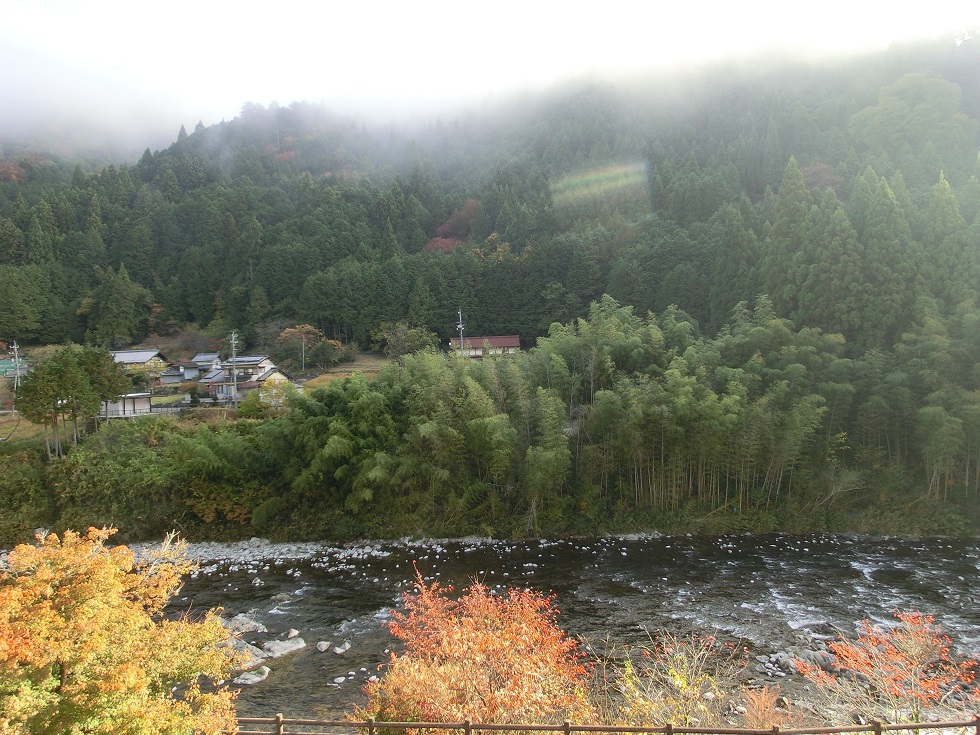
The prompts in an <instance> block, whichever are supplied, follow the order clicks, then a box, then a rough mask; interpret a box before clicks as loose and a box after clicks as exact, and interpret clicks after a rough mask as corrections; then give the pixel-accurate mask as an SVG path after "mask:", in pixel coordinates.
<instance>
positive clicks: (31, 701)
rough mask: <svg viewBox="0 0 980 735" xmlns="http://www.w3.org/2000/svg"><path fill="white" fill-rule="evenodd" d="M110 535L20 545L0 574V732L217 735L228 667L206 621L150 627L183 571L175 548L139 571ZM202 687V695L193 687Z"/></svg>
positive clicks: (227, 709)
mask: <svg viewBox="0 0 980 735" xmlns="http://www.w3.org/2000/svg"><path fill="white" fill-rule="evenodd" d="M112 533H114V529H104V530H97V529H94V528H93V529H89V531H88V533H87V534H86V535H84V536H81V535H79V534H76V533H74V532H72V531H66V532H65V533H64V535H63V536H62V537H61V538H60V539H59V538H58V537H57V536H55V535H54V534H52V535H50V536H48V537H47V538H44V539H40V543H39V545H36V546H30V545H22V546H18V547H17V548H16V549H14V550H13V551H12V552H11V553H10V555H9V557H8V566H7V568H6V569H5V570H3V571H2V572H0V733H2V734H3V735H20V734H21V733H23V734H25V735H26V734H27V733H31V734H32V735H41V734H44V733H52V734H53V733H82V732H85V733H113V735H124V734H126V733H133V734H136V733H139V735H156V734H160V735H164V734H169V733H188V732H200V733H219V732H222V731H224V730H225V729H227V728H229V727H232V726H233V725H234V722H235V715H234V706H233V694H232V693H231V692H229V691H228V690H227V689H224V688H221V687H218V688H214V687H210V686H208V683H209V681H215V680H219V679H223V678H225V677H226V676H227V675H228V674H229V673H230V671H231V669H232V668H233V666H234V663H235V662H234V661H233V660H232V659H231V658H229V655H228V653H227V651H226V650H223V649H221V648H218V647H216V645H217V644H219V643H221V642H222V641H224V640H226V639H227V638H228V635H227V633H226V632H225V631H224V629H223V628H222V626H221V623H220V621H219V620H218V619H217V617H216V616H215V615H213V614H211V613H208V614H207V615H205V616H203V617H202V619H201V620H200V621H196V622H195V621H191V620H187V619H181V620H165V619H161V618H160V613H161V612H162V610H163V608H164V606H165V605H166V604H167V601H168V600H169V599H170V597H171V596H172V595H173V594H174V593H175V592H176V591H177V590H178V589H179V587H180V584H181V576H182V575H183V574H184V573H185V572H187V571H188V570H189V569H190V568H191V564H190V562H188V561H187V558H186V556H185V555H184V553H183V549H182V547H181V545H180V544H175V543H166V544H164V545H163V546H162V547H159V548H157V549H156V550H155V551H153V552H150V553H149V554H148V555H147V556H145V557H144V558H142V559H141V560H139V561H137V560H136V559H135V557H134V555H133V553H132V552H131V551H130V550H129V549H127V548H125V547H121V546H117V547H109V546H107V545H106V543H105V542H106V540H107V539H108V538H109V536H111V535H112ZM202 684H203V685H204V687H202Z"/></svg>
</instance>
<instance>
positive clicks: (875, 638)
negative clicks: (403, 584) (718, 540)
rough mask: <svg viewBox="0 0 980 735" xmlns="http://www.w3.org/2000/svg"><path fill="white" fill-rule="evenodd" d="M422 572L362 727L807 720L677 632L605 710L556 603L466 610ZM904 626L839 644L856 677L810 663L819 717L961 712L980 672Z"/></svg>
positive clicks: (629, 671)
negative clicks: (958, 707)
mask: <svg viewBox="0 0 980 735" xmlns="http://www.w3.org/2000/svg"><path fill="white" fill-rule="evenodd" d="M416 575H417V576H416V583H415V587H416V590H415V592H414V593H413V594H408V595H406V597H405V606H404V611H403V612H396V613H394V614H393V618H392V621H391V623H390V624H389V627H390V629H391V631H392V633H393V634H394V635H395V636H396V637H397V638H398V639H399V640H400V641H401V643H402V645H403V650H402V651H401V653H399V654H392V655H391V659H390V662H389V664H388V666H387V668H386V671H385V674H384V676H383V677H382V678H381V679H380V680H379V681H376V682H373V683H371V684H369V685H368V686H367V688H366V691H367V695H368V703H367V705H366V706H365V707H364V708H361V709H359V710H358V711H357V712H356V713H355V716H356V717H357V718H358V719H365V718H368V717H372V718H374V719H375V720H376V721H390V722H461V721H463V720H470V721H471V722H475V723H496V724H515V723H550V724H554V723H560V722H562V721H564V720H569V721H572V722H575V723H579V724H600V723H605V724H630V725H640V724H643V725H657V726H660V725H663V724H666V723H668V722H673V723H674V724H681V725H690V724H692V723H694V722H695V721H696V722H697V723H699V724H700V726H714V727H731V726H732V725H733V724H735V725H738V724H741V725H742V726H752V725H758V723H759V722H763V721H764V722H766V723H769V724H768V725H767V727H768V726H771V725H772V724H775V723H782V724H784V725H786V724H792V723H793V721H794V720H793V718H795V717H804V715H802V714H800V713H798V712H796V711H795V710H793V711H789V710H788V709H780V708H778V707H777V706H776V704H775V703H776V702H778V701H780V698H779V696H778V695H779V693H778V691H775V690H768V689H767V690H765V692H764V693H763V694H764V695H765V696H763V695H760V694H759V693H757V692H754V691H753V690H750V689H747V688H745V686H744V685H740V684H738V681H737V680H738V678H739V676H738V672H737V671H736V669H735V668H732V667H729V669H730V670H728V669H726V668H725V661H727V660H728V659H726V658H725V656H724V648H721V649H719V648H718V647H716V646H714V645H694V644H693V643H690V642H688V641H685V640H682V639H675V638H672V637H669V636H667V637H665V638H664V639H663V640H664V641H666V642H668V643H669V644H670V645H667V646H666V647H658V646H653V647H651V648H649V649H643V650H642V651H641V652H642V653H643V654H644V655H645V656H647V658H648V659H649V660H645V659H642V660H641V662H640V664H632V663H631V659H630V657H629V656H626V657H625V658H624V659H623V660H622V661H620V663H619V664H618V665H614V671H613V677H612V680H611V683H612V687H613V690H614V691H615V692H617V693H618V695H619V699H618V700H617V701H618V702H619V705H618V706H614V707H612V708H610V707H609V706H608V702H607V703H606V706H604V705H603V701H604V700H603V696H604V694H608V692H603V691H598V690H596V689H595V686H596V684H597V683H598V684H599V686H600V688H601V686H602V685H601V682H598V681H597V680H596V679H595V678H594V677H593V676H592V674H593V671H592V666H591V662H589V661H587V660H585V659H584V658H583V653H582V651H581V650H580V648H579V646H578V644H577V642H576V641H575V640H573V639H571V638H569V637H568V636H566V635H565V634H564V633H563V632H562V631H561V630H560V629H559V628H558V627H557V625H556V624H555V616H556V611H555V609H554V607H553V606H552V598H550V597H543V596H541V595H539V594H537V593H535V592H533V591H529V590H517V589H511V590H508V591H507V592H506V593H501V594H499V595H498V594H495V593H493V592H491V590H489V589H488V588H487V587H486V586H484V585H482V584H479V583H476V584H473V585H472V586H471V587H470V588H469V589H468V590H467V591H466V592H465V593H464V594H463V595H462V597H460V598H459V599H458V600H453V599H450V598H449V597H447V595H446V590H443V589H442V588H441V587H440V586H439V585H438V584H437V583H431V584H428V583H426V582H425V581H424V580H423V579H422V577H421V576H420V575H418V573H417V572H416ZM897 618H898V625H897V626H895V627H894V628H893V629H889V630H885V631H883V630H880V629H878V628H875V627H873V626H871V625H870V623H867V622H866V623H865V624H864V625H863V626H862V628H861V631H860V633H861V634H860V636H859V637H858V638H857V639H856V640H853V641H852V640H846V639H841V640H839V641H837V642H835V643H833V644H831V645H830V649H831V652H832V653H833V654H834V655H835V656H836V662H837V664H838V665H839V666H840V667H841V669H843V670H844V671H846V672H847V673H846V674H844V675H840V676H835V675H831V674H828V673H826V672H824V671H820V670H818V669H816V668H815V667H813V666H812V665H811V666H808V665H807V664H806V663H804V662H802V661H797V664H798V666H799V668H800V672H801V673H803V674H804V675H805V676H806V677H807V678H809V679H810V680H811V681H813V682H815V683H816V684H817V685H818V687H817V688H816V690H815V691H816V692H819V693H820V694H823V695H824V698H825V702H824V703H823V705H824V706H822V707H818V708H817V709H815V710H814V711H813V713H812V714H813V715H814V716H815V718H816V720H819V721H822V722H823V723H824V724H831V723H837V724H847V723H850V721H851V720H850V718H851V717H852V716H854V713H860V714H861V715H862V716H865V717H867V718H868V719H881V720H885V721H893V722H894V721H900V720H903V719H904V720H907V719H910V718H913V719H919V718H920V717H921V716H922V715H923V714H924V712H925V711H926V710H927V709H928V710H929V711H930V712H932V713H934V714H935V713H943V714H952V713H953V712H955V708H954V707H953V699H952V697H953V695H954V694H960V695H962V696H971V695H973V686H972V680H973V669H974V668H975V667H976V663H975V662H973V661H967V662H959V663H958V662H954V661H953V660H952V658H951V657H950V654H949V641H948V639H947V638H946V637H945V636H944V635H942V633H941V632H940V631H939V628H938V626H936V625H935V624H934V622H933V620H932V618H931V617H929V616H927V615H922V614H920V613H898V614H897ZM732 666H733V667H734V666H735V663H734V662H733V664H732ZM617 668H618V671H616V670H615V669H617ZM609 684H610V682H609V681H607V682H606V685H607V686H608V685H609ZM716 710H717V711H716ZM944 710H945V712H944ZM734 712H744V713H746V714H745V719H744V722H742V721H739V720H732V716H733V715H732V713H734ZM750 715H752V719H749V716H750ZM801 722H802V721H801ZM804 724H805V723H804ZM810 724H812V722H811V723H810ZM410 732H412V731H411V730H410Z"/></svg>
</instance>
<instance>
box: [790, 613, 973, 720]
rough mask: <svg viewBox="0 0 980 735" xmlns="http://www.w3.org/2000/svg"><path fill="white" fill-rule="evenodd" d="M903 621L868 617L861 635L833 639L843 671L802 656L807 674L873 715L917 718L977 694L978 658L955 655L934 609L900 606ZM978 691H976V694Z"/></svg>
mask: <svg viewBox="0 0 980 735" xmlns="http://www.w3.org/2000/svg"><path fill="white" fill-rule="evenodd" d="M895 617H896V619H897V620H898V624H897V625H896V626H894V627H892V628H887V629H886V628H882V627H880V626H876V625H873V624H872V623H871V622H870V621H869V620H864V621H863V622H862V623H861V625H860V632H859V635H858V637H857V638H856V639H854V640H847V639H844V638H842V639H840V640H838V641H835V642H834V643H831V644H830V646H829V647H830V651H831V653H833V654H834V656H836V658H837V664H838V666H839V667H840V669H841V673H840V674H832V673H828V672H827V671H824V670H822V669H820V668H818V667H816V666H814V665H813V664H811V663H807V662H805V661H800V660H797V662H796V664H797V667H798V669H799V671H800V673H802V674H803V675H804V676H806V677H807V678H808V679H809V680H810V681H813V682H814V683H816V684H817V685H818V686H819V688H820V690H821V691H823V692H824V693H825V694H826V695H828V697H829V699H830V700H832V701H834V702H835V703H837V704H838V705H843V706H845V707H846V708H847V709H848V711H849V712H854V711H855V710H856V711H858V712H860V713H861V714H863V715H864V716H866V717H868V718H869V719H871V718H873V719H879V720H885V721H902V720H908V721H917V720H919V719H920V718H921V716H922V714H923V712H924V711H925V710H927V709H930V708H935V707H941V706H942V705H944V704H949V703H950V700H951V698H952V697H953V695H956V694H972V692H971V689H972V687H971V684H972V682H973V678H974V670H975V669H976V666H977V663H976V662H975V661H954V659H953V657H952V656H951V655H950V649H949V647H950V640H949V637H948V636H946V635H944V634H943V633H942V630H941V628H940V626H938V625H937V624H936V623H935V621H934V619H933V617H932V616H931V615H923V614H922V613H919V612H896V613H895ZM972 696H975V694H972Z"/></svg>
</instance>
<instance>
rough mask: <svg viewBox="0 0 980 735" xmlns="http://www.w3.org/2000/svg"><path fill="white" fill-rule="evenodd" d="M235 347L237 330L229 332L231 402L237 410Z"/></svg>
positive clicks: (236, 344) (236, 346)
mask: <svg viewBox="0 0 980 735" xmlns="http://www.w3.org/2000/svg"><path fill="white" fill-rule="evenodd" d="M237 349H238V332H235V331H232V333H231V402H232V405H233V406H234V407H235V410H236V411H237V410H238V364H237V360H236V359H235V358H236V357H237V352H236V351H237Z"/></svg>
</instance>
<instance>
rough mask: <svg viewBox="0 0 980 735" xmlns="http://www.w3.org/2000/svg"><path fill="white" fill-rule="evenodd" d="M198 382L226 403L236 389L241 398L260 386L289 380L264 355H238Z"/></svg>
mask: <svg viewBox="0 0 980 735" xmlns="http://www.w3.org/2000/svg"><path fill="white" fill-rule="evenodd" d="M233 371H234V375H233ZM198 382H199V384H200V385H201V386H202V387H204V388H205V389H206V390H207V392H208V394H210V395H211V396H212V397H214V398H215V399H217V400H219V401H227V400H231V399H232V398H233V397H234V392H235V389H236V388H237V390H238V394H239V396H241V394H242V393H247V392H248V391H250V390H254V389H255V388H259V387H261V386H262V385H267V384H276V383H288V382H290V378H289V376H288V375H286V374H285V373H284V372H283V371H282V370H280V369H279V368H278V367H276V365H275V363H273V362H272V360H270V359H269V357H268V356H266V355H238V356H237V357H235V358H233V359H229V360H225V361H224V362H222V363H221V364H220V366H219V367H216V368H214V369H213V370H211V371H210V372H208V374H207V375H205V376H204V377H203V378H201V379H200V380H199V381H198Z"/></svg>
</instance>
